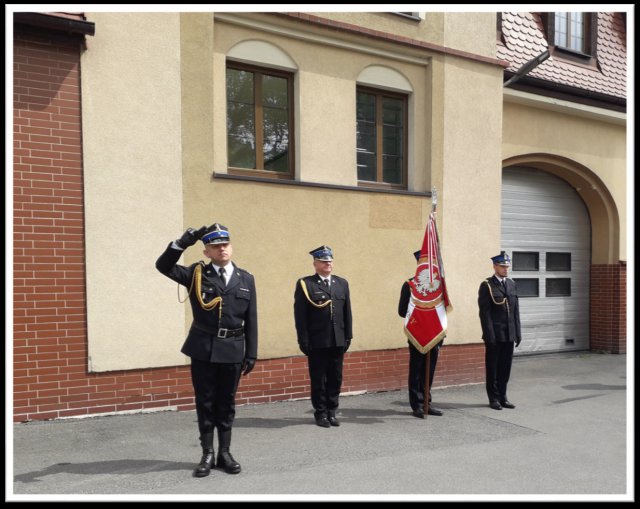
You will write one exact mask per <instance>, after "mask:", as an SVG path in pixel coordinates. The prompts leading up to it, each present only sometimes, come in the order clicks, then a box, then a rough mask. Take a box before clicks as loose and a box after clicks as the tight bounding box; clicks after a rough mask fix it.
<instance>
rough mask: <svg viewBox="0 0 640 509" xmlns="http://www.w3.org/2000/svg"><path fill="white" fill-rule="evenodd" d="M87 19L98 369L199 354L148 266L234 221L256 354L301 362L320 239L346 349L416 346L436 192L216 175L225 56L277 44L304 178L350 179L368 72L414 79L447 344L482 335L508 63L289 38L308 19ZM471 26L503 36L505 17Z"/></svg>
mask: <svg viewBox="0 0 640 509" xmlns="http://www.w3.org/2000/svg"><path fill="white" fill-rule="evenodd" d="M264 17H265V16H262V17H261V19H262V21H264V19H263V18H264ZM273 18H274V19H275V17H273ZM88 19H89V20H91V21H95V22H96V36H95V38H90V39H89V40H88V44H89V47H88V50H87V51H86V52H85V53H84V54H83V61H82V66H83V67H82V72H83V104H84V106H83V108H84V110H83V116H84V118H85V120H84V125H83V136H84V143H85V175H86V180H85V193H86V204H87V209H86V214H87V216H86V217H87V289H88V327H89V350H90V356H91V361H90V362H91V365H90V367H91V369H93V370H96V371H105V370H107V371H108V370H113V369H133V368H141V367H155V366H166V365H177V364H184V363H186V362H187V361H188V360H187V359H186V358H184V357H183V356H182V355H181V354H180V353H179V348H180V346H181V344H182V341H183V338H184V337H185V334H186V331H187V328H188V325H189V322H190V317H189V315H190V312H189V310H188V309H187V308H186V305H185V304H178V302H177V295H176V294H177V292H176V286H177V285H175V284H174V283H172V282H171V281H169V280H168V279H166V278H165V277H163V276H162V275H160V274H159V273H158V272H157V271H156V270H155V268H154V262H155V260H156V258H157V257H158V255H159V254H160V253H161V252H162V250H163V249H164V248H165V247H166V245H167V243H168V242H170V241H171V240H173V239H175V238H177V237H178V236H179V235H180V234H181V233H182V231H183V230H184V228H185V227H187V226H195V227H197V226H200V225H202V224H211V223H212V222H214V221H217V222H221V223H223V224H225V225H226V226H228V227H229V228H230V230H231V237H232V241H233V245H234V250H235V254H234V261H236V262H237V264H238V265H239V266H240V267H243V268H246V269H248V270H249V271H251V272H252V273H253V274H254V275H255V277H256V283H257V292H258V312H259V334H260V340H259V355H260V357H261V358H273V357H281V356H289V355H295V354H298V353H299V352H298V350H297V345H296V335H295V328H294V325H293V291H294V285H295V282H296V280H297V278H299V277H301V276H304V275H308V274H310V273H312V270H313V269H312V260H311V257H310V255H308V251H309V250H311V249H312V248H315V247H317V246H318V245H321V244H328V245H330V246H331V247H332V248H333V249H334V251H335V273H336V274H337V275H340V276H343V277H346V278H347V279H348V280H349V281H350V284H351V291H352V304H353V314H354V334H355V337H354V342H353V346H352V348H353V349H354V350H365V349H385V348H399V347H403V346H405V345H406V339H405V338H404V335H403V332H402V319H401V318H400V317H399V316H398V315H397V301H398V296H399V292H400V287H401V285H402V282H403V281H404V280H405V279H406V278H408V277H410V276H412V275H413V272H414V270H415V260H414V259H413V256H412V253H413V251H415V250H416V249H418V248H419V247H420V246H421V244H422V240H423V235H424V227H425V224H426V220H427V216H428V213H429V210H430V208H431V201H430V200H429V199H428V198H426V197H423V196H414V195H398V194H381V193H370V192H364V191H358V190H339V189H328V188H312V187H305V186H289V185H282V184H274V183H255V182H241V181H233V180H227V179H220V178H212V175H213V174H214V173H216V174H225V173H226V171H227V168H226V111H225V105H226V98H225V78H224V76H225V57H226V53H227V52H228V51H229V50H230V49H231V48H233V47H234V45H236V44H237V43H239V42H242V41H244V40H248V39H251V40H260V41H264V42H268V43H269V44H273V45H275V46H277V47H278V48H280V49H281V50H282V51H284V52H285V53H286V54H287V55H288V56H289V57H290V58H291V59H292V61H293V62H295V65H297V67H298V70H297V72H296V79H295V89H296V90H295V95H296V101H297V102H296V110H297V112H296V113H297V116H296V142H297V147H296V148H297V151H296V158H297V159H296V165H297V167H296V176H297V178H298V180H301V181H306V182H313V183H326V184H338V185H343V186H355V184H356V180H355V178H356V174H355V129H354V124H355V88H356V79H357V77H358V75H359V74H360V73H361V71H362V70H363V69H365V68H366V67H367V66H370V65H378V66H383V67H388V68H391V69H394V70H395V71H397V72H399V73H400V74H401V75H402V76H404V77H405V78H406V79H407V80H408V82H409V83H410V84H411V86H412V87H413V92H412V94H411V98H410V108H411V109H412V112H411V115H410V117H411V124H410V129H411V130H412V132H413V139H412V141H411V146H410V148H409V150H410V160H411V161H413V165H412V167H411V168H410V170H409V188H410V190H412V191H429V190H430V189H431V187H432V186H433V185H435V186H436V188H437V190H438V193H439V205H438V226H439V228H440V236H441V243H442V249H443V256H444V263H445V267H446V271H447V283H448V286H449V290H450V296H451V300H452V302H453V305H454V311H453V312H452V313H451V314H450V316H449V335H448V337H447V342H448V343H449V344H456V343H466V342H477V341H479V340H480V339H479V338H480V328H479V324H478V322H477V310H476V307H477V305H476V303H475V299H476V295H477V287H478V284H479V282H480V281H481V280H482V279H483V278H484V277H486V275H488V272H489V270H490V265H489V263H488V258H489V257H490V256H492V255H493V254H495V252H496V251H497V250H499V247H500V246H499V243H500V225H499V219H500V210H499V206H497V205H496V204H499V199H500V176H501V159H502V156H503V153H502V148H501V147H502V130H501V125H502V124H501V122H502V116H501V115H502V113H501V100H502V93H501V86H500V84H501V79H502V69H501V68H499V67H497V66H493V65H488V64H481V63H477V62H473V61H470V60H466V59H460V58H458V57H454V56H446V57H445V56H444V55H443V54H441V53H429V52H428V51H419V52H418V51H414V50H412V49H408V48H406V47H403V48H400V49H398V48H395V47H394V46H393V45H392V44H389V43H385V44H380V43H376V45H375V46H376V48H375V49H383V50H384V52H382V53H380V52H378V53H370V52H367V51H366V50H365V49H363V47H366V46H367V44H366V43H368V42H369V41H368V39H366V38H361V40H360V41H359V44H357V45H356V46H354V47H353V48H350V47H349V45H348V44H347V46H345V45H344V44H343V45H342V46H341V47H337V46H334V45H330V44H325V43H324V42H322V40H307V39H304V38H299V37H293V36H292V35H291V33H290V31H287V30H282V28H284V29H289V28H295V30H297V31H300V30H301V28H302V27H304V26H305V25H301V24H299V23H293V22H290V21H289V20H286V19H284V20H283V19H281V18H277V23H275V22H274V25H277V26H279V27H280V29H278V30H271V31H267V30H262V29H253V30H251V29H250V28H248V27H245V26H241V25H237V24H233V23H227V22H224V21H219V20H218V19H217V18H216V17H215V16H213V15H212V14H211V13H189V14H178V13H164V14H117V13H109V14H106V13H105V14H102V13H100V14H89V15H88ZM463 19H464V18H461V20H463ZM471 19H472V20H473V21H474V23H475V24H476V25H477V24H478V23H480V25H479V27H476V28H477V30H479V31H480V32H482V33H487V34H489V33H490V34H491V37H493V36H494V29H495V20H494V19H490V17H488V16H476V15H473V16H472V17H471ZM441 26H442V27H445V26H446V24H445V23H444V20H442V25H441ZM141 27H143V29H141ZM123 34H126V37H124V36H123ZM328 34H330V32H325V35H328ZM351 38H352V39H354V38H353V37H351ZM492 40H493V39H492ZM341 42H342V43H344V42H345V41H344V40H343V41H341ZM346 42H347V43H349V42H350V41H346ZM356 42H358V41H356ZM467 49H469V48H467ZM483 51H484V49H483ZM469 83H473V87H469V86H468V85H469ZM201 251H202V248H201V246H196V247H193V248H190V249H189V250H188V251H187V253H186V254H185V256H184V260H183V261H184V263H185V264H188V263H192V262H194V261H196V260H198V259H202V258H203V257H202V254H201ZM184 294H185V292H184V291H183V292H182V295H183V296H184Z"/></svg>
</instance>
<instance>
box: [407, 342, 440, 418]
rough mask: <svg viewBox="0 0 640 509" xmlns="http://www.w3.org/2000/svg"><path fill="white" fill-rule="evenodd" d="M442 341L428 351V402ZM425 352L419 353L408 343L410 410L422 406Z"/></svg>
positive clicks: (418, 408) (420, 408)
mask: <svg viewBox="0 0 640 509" xmlns="http://www.w3.org/2000/svg"><path fill="white" fill-rule="evenodd" d="M441 346H442V343H438V344H437V345H436V346H434V347H433V348H432V349H431V350H430V351H429V355H430V360H429V402H431V386H432V385H433V377H434V375H435V373H436V363H437V362H438V352H439V351H440V347H441ZM426 364H427V354H424V353H420V351H418V349H417V348H416V347H415V346H413V345H412V344H411V343H409V384H408V387H409V403H410V404H411V409H412V410H422V409H423V408H424V382H425V376H426V371H427V366H426Z"/></svg>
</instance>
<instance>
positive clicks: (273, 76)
mask: <svg viewBox="0 0 640 509" xmlns="http://www.w3.org/2000/svg"><path fill="white" fill-rule="evenodd" d="M292 105H293V75H292V74H291V73H287V72H283V71H279V70H273V69H265V68H260V67H256V66H248V65H243V64H237V63H231V62H228V63H227V154H228V158H227V160H228V166H229V173H234V174H242V175H255V176H260V177H272V178H284V179H291V178H293V175H294V158H293V154H294V150H293V141H294V140H293V133H294V129H293V111H292Z"/></svg>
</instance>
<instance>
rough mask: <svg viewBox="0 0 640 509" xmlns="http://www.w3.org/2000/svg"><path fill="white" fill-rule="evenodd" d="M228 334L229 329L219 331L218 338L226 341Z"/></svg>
mask: <svg viewBox="0 0 640 509" xmlns="http://www.w3.org/2000/svg"><path fill="white" fill-rule="evenodd" d="M228 332H229V329H218V337H219V338H222V339H226V337H227V333H228ZM221 334H224V336H221Z"/></svg>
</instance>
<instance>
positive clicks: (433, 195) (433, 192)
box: [423, 187, 438, 419]
mask: <svg viewBox="0 0 640 509" xmlns="http://www.w3.org/2000/svg"><path fill="white" fill-rule="evenodd" d="M437 206H438V192H437V191H436V188H435V187H433V188H432V189H431V214H433V217H434V220H435V214H436V207H437ZM429 264H431V260H429ZM430 370H431V350H429V351H428V352H427V355H425V376H424V406H423V412H424V418H425V419H426V418H427V416H428V415H429V391H430V389H431V387H430V383H429V375H430V374H431V373H430Z"/></svg>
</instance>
